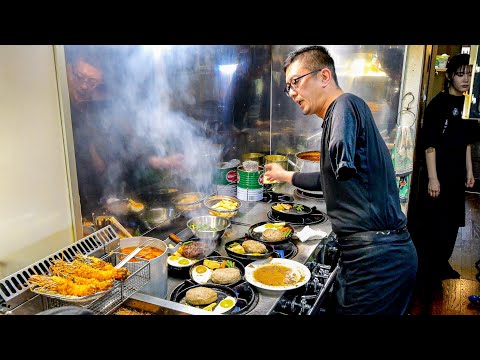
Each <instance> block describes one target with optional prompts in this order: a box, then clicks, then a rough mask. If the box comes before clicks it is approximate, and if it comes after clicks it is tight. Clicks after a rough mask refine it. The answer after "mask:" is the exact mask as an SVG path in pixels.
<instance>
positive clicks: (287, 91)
mask: <svg viewBox="0 0 480 360" xmlns="http://www.w3.org/2000/svg"><path fill="white" fill-rule="evenodd" d="M323 69H325V68H322V69H317V70H313V71H310V72H308V73H306V74H303V75H301V76H299V77H296V78H294V79H292V80H290V82H289V83H288V84H287V85H286V86H285V89H283V92H284V93H285V95H287V96H288V97H290V90H291V89H292V87H293V88H294V89H295V90H296V89H298V85H299V81H300V79H301V78H303V77H305V76H307V75H310V74H314V73H316V72H319V71H322V70H323Z"/></svg>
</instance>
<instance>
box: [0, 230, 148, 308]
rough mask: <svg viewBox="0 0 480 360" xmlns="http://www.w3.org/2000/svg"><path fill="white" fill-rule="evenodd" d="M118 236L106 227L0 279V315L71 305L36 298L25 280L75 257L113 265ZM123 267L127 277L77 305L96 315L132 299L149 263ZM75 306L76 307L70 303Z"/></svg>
mask: <svg viewBox="0 0 480 360" xmlns="http://www.w3.org/2000/svg"><path fill="white" fill-rule="evenodd" d="M118 247H119V237H118V235H117V233H116V232H115V230H114V229H113V227H112V226H111V225H108V226H106V227H104V228H102V229H100V230H98V231H96V232H94V233H93V234H91V235H88V236H86V237H84V238H82V239H80V240H78V241H76V242H75V243H73V244H71V245H69V246H66V247H64V248H62V249H60V250H59V251H57V252H55V253H53V254H51V255H49V256H47V257H45V258H43V259H41V260H39V261H37V262H35V263H33V264H31V265H30V266H27V267H25V268H23V269H21V270H19V271H17V272H16V273H13V274H12V275H10V276H7V277H5V278H3V279H1V280H0V314H2V313H3V314H32V313H38V312H40V311H42V310H46V309H50V308H53V307H59V306H66V305H72V303H70V302H68V301H64V300H59V299H55V298H50V297H48V296H46V295H38V294H35V293H34V292H32V291H30V287H29V284H28V279H29V278H30V276H32V275H48V274H49V268H50V266H51V265H53V261H54V260H60V259H63V260H66V261H73V259H74V256H75V255H76V254H79V253H80V254H82V255H86V256H95V257H98V258H101V259H102V260H105V261H108V262H110V263H112V264H113V265H115V264H116V263H117V262H119V261H118V258H119V256H118V255H119V253H117V252H115V250H116V249H117V248H118ZM137 260H139V261H137V262H129V263H127V264H125V266H126V267H127V268H128V269H129V270H130V276H129V277H128V278H127V279H126V280H124V281H122V282H116V283H115V285H114V287H113V289H112V290H111V291H109V292H108V293H107V294H105V295H104V296H102V297H100V298H98V299H96V300H94V301H92V302H90V303H87V304H82V305H81V306H83V307H85V308H88V309H90V310H92V311H94V312H95V313H97V314H107V313H108V312H109V311H111V310H112V309H113V308H115V307H116V306H118V305H119V304H121V303H122V302H123V301H125V300H126V299H128V298H129V297H130V296H132V295H133V294H134V293H135V292H137V291H138V290H139V289H140V288H141V287H142V286H144V285H145V284H146V283H147V282H148V281H149V280H150V263H149V262H148V261H142V259H138V258H137ZM74 305H78V304H74Z"/></svg>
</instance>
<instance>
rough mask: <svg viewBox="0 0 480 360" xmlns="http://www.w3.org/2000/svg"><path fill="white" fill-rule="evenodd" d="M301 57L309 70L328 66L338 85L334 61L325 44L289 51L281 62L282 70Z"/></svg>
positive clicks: (285, 69)
mask: <svg viewBox="0 0 480 360" xmlns="http://www.w3.org/2000/svg"><path fill="white" fill-rule="evenodd" d="M297 59H301V60H302V61H303V64H304V65H305V67H306V68H307V69H310V70H311V71H313V70H317V69H321V68H328V69H329V70H330V72H331V73H332V77H333V80H335V84H337V86H338V80H337V73H336V72H335V61H334V60H333V58H332V56H331V55H330V52H329V51H328V50H327V48H326V47H325V46H322V45H311V46H305V47H303V48H300V49H297V50H294V51H291V52H290V53H289V54H288V55H287V58H286V59H285V61H284V62H283V71H284V72H286V71H287V68H288V67H289V66H290V64H291V63H293V62H294V61H296V60H297Z"/></svg>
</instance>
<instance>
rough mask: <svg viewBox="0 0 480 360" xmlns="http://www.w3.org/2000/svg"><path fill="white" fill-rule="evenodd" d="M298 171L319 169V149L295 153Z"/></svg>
mask: <svg viewBox="0 0 480 360" xmlns="http://www.w3.org/2000/svg"><path fill="white" fill-rule="evenodd" d="M295 160H296V161H295V163H296V165H297V167H298V168H299V169H300V172H313V171H320V151H302V152H299V153H296V154H295Z"/></svg>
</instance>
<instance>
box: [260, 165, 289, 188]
mask: <svg viewBox="0 0 480 360" xmlns="http://www.w3.org/2000/svg"><path fill="white" fill-rule="evenodd" d="M293 174H294V171H287V170H285V169H284V168H283V166H282V165H280V164H277V163H270V164H265V174H264V176H265V177H266V178H267V180H269V181H274V180H277V181H283V182H287V183H290V184H291V183H292V177H293Z"/></svg>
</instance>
